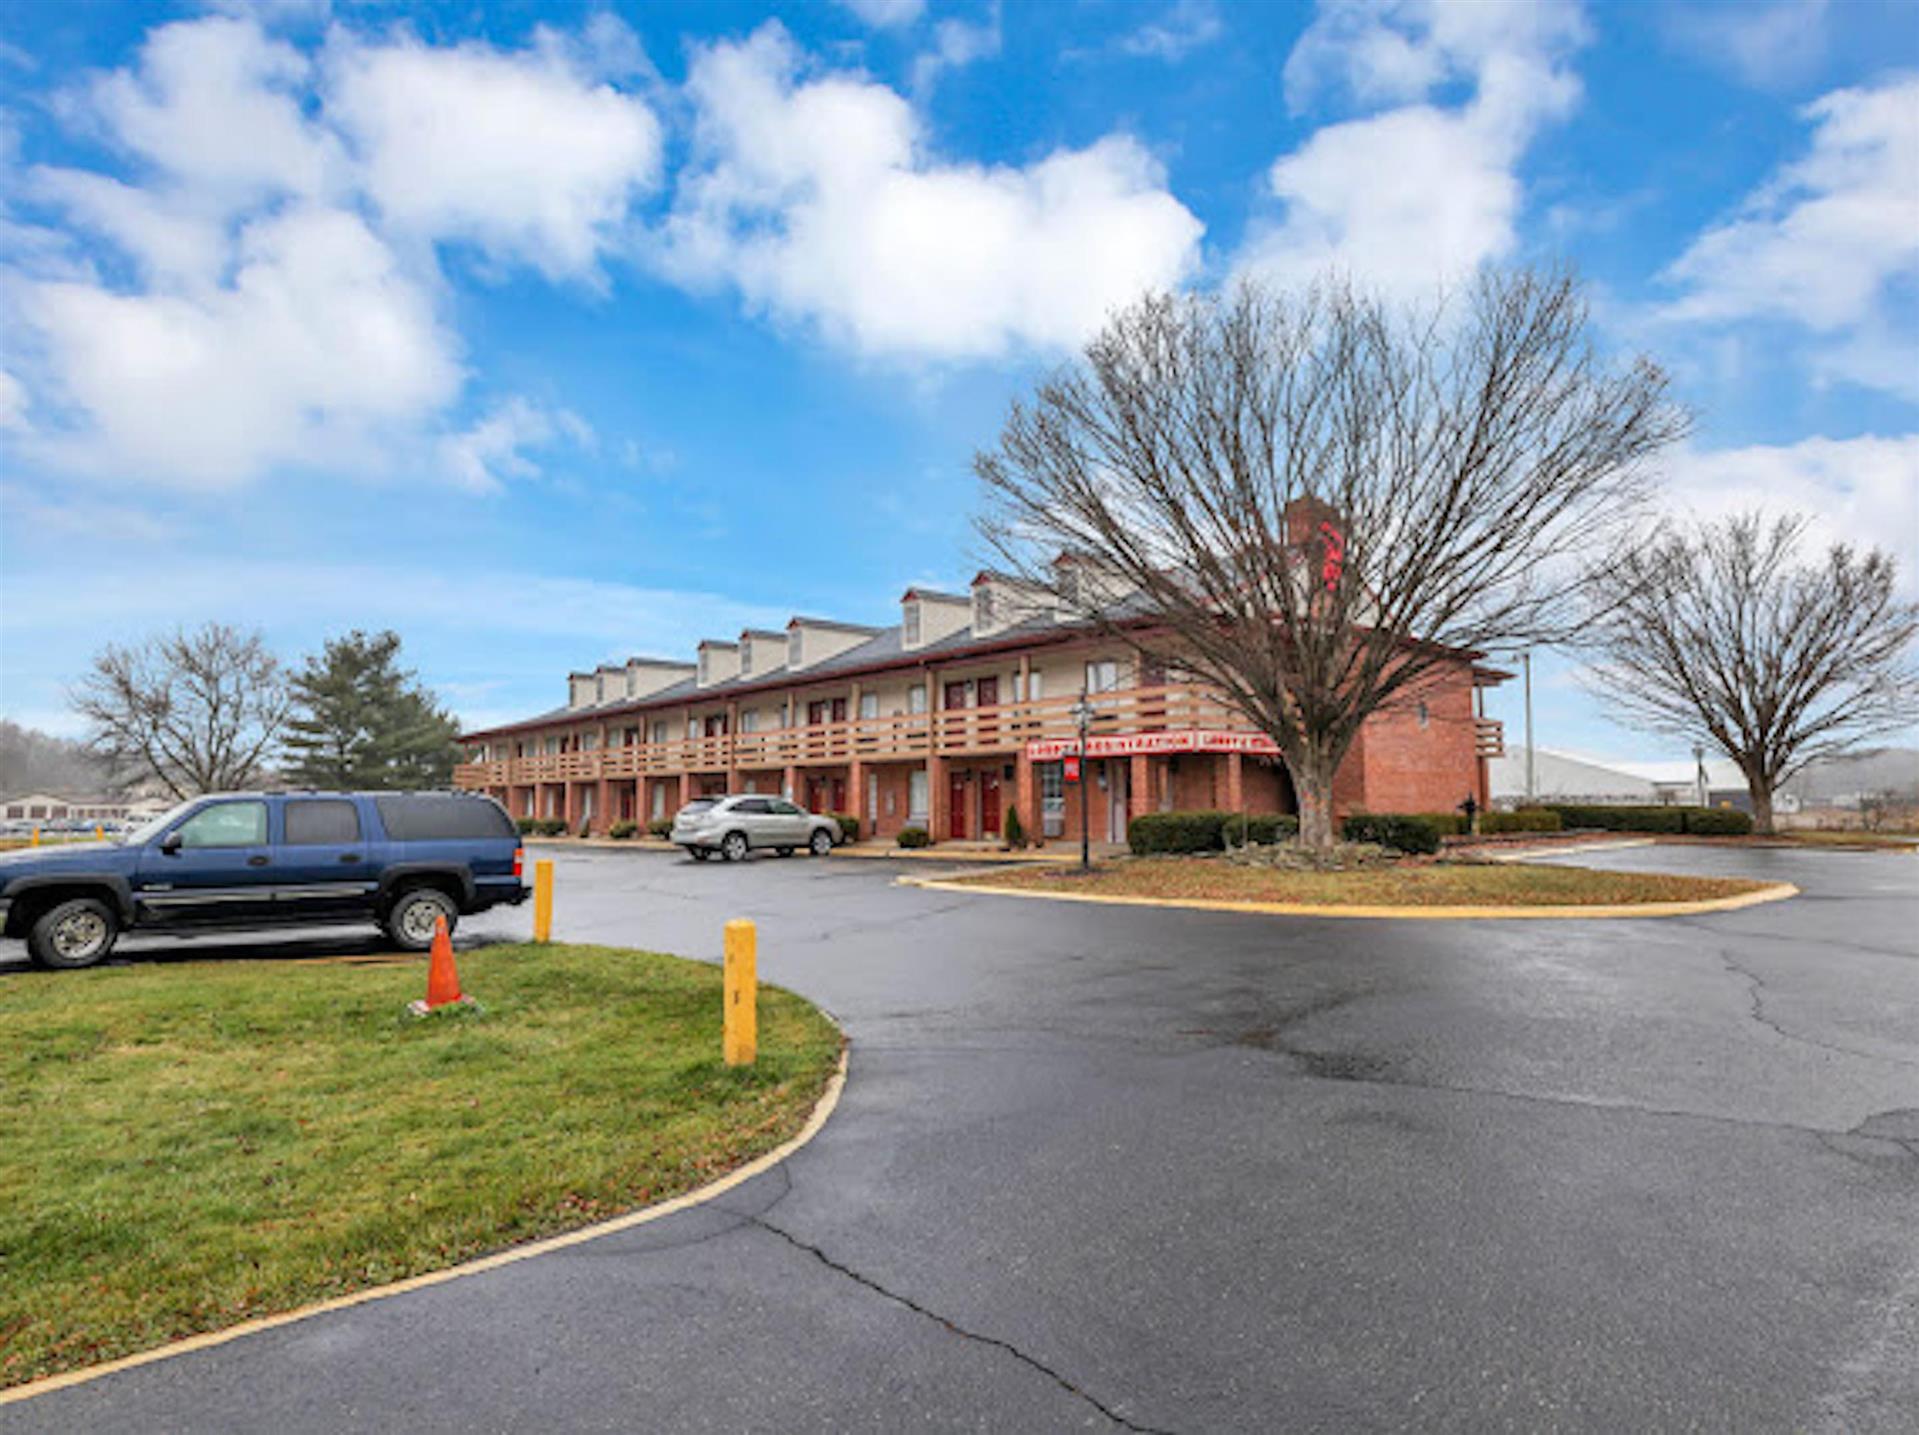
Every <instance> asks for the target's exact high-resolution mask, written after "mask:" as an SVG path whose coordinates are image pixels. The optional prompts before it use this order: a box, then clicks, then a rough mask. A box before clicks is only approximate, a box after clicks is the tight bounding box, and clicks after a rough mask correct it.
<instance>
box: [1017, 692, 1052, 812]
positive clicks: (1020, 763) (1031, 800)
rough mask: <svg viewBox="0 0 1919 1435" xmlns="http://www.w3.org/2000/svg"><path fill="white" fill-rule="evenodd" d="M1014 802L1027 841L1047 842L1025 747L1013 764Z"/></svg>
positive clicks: (1035, 776) (1035, 779) (1035, 774)
mask: <svg viewBox="0 0 1919 1435" xmlns="http://www.w3.org/2000/svg"><path fill="white" fill-rule="evenodd" d="M1020 661H1021V662H1024V661H1025V659H1024V658H1022V659H1021V660H1020ZM1013 802H1014V805H1015V806H1017V807H1018V808H1019V820H1020V826H1022V827H1024V828H1025V829H1026V840H1027V841H1028V842H1030V843H1032V844H1033V845H1034V846H1035V847H1037V846H1039V845H1040V844H1041V843H1042V842H1044V841H1045V840H1046V834H1045V830H1044V829H1045V823H1044V822H1043V821H1042V820H1041V818H1040V811H1039V772H1038V770H1037V769H1036V768H1035V767H1034V765H1033V760H1032V759H1031V758H1029V757H1028V756H1027V755H1026V749H1025V748H1023V747H1022V748H1021V749H1020V751H1019V757H1018V758H1017V759H1016V760H1015V761H1014V764H1013Z"/></svg>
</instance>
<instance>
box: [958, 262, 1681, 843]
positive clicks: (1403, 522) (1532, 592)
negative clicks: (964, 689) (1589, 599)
mask: <svg viewBox="0 0 1919 1435" xmlns="http://www.w3.org/2000/svg"><path fill="white" fill-rule="evenodd" d="M1586 331H1587V321H1586V309H1585V305H1584V302H1583V300H1582V298H1581V295H1580V292H1579V288H1578V286H1577V284H1576V283H1575V282H1574V281H1573V280H1572V279H1571V278H1570V277H1568V276H1565V275H1559V274H1552V275H1541V274H1537V273H1533V272H1530V271H1520V272H1515V273H1506V274H1497V273H1494V274H1487V275H1485V276H1484V277H1482V278H1481V279H1480V280H1479V281H1478V282H1477V283H1476V284H1474V285H1473V286H1472V287H1471V288H1470V289H1468V290H1467V291H1466V292H1465V294H1464V295H1463V296H1461V297H1459V298H1456V299H1455V300H1452V301H1446V300H1442V301H1440V302H1438V303H1436V304H1434V305H1431V306H1428V307H1425V308H1423V309H1420V308H1405V309H1400V308H1394V307H1391V306H1389V305H1387V304H1386V303H1384V302H1382V301H1380V300H1378V299H1376V298H1373V297H1370V296H1367V295H1364V294H1362V293H1360V292H1358V291H1357V290H1355V289H1354V288H1353V287H1352V286H1351V285H1350V284H1348V283H1345V282H1342V281H1337V280H1328V281H1325V282H1322V283H1320V284H1318V285H1315V286H1313V287H1312V288H1311V289H1309V290H1307V291H1306V292H1304V293H1300V294H1297V295H1281V294H1276V293H1273V292H1271V291H1268V290H1265V289H1262V288H1260V287H1258V286H1254V285H1245V286H1241V287H1240V288H1238V289H1237V290H1235V291H1234V292H1232V293H1231V294H1229V295H1227V296H1225V297H1210V296H1191V295H1189V296H1169V295H1154V296H1148V297H1147V298H1145V299H1143V300H1141V301H1140V302H1139V303H1137V304H1135V305H1133V306H1132V307H1131V308H1129V309H1127V310H1125V311H1123V312H1121V313H1120V314H1118V315H1117V316H1116V317H1114V318H1113V319H1112V321H1111V322H1110V323H1109V324H1108V326H1107V327H1106V329H1105V330H1104V332H1102V333H1101V334H1100V335H1099V336H1098V337H1097V338H1096V339H1094V340H1093V341H1092V343H1091V344H1090V345H1089V346H1088V347H1087V349H1086V353H1085V355H1084V359H1083V361H1082V362H1080V363H1077V364H1075V365H1072V366H1069V367H1068V368H1066V369H1064V370H1062V371H1061V372H1059V373H1057V374H1055V375H1054V376H1053V377H1051V378H1050V379H1048V380H1046V381H1045V382H1043V383H1042V384H1041V385H1040V386H1039V388H1038V390H1037V391H1036V393H1035V395H1034V396H1033V398H1032V400H1031V402H1030V403H1022V402H1016V403H1015V404H1014V405H1013V408H1012V411H1011V414H1010V416H1009V417H1008V419H1007V421H1006V426H1005V429H1004V432H1003V434H1002V436H1001V440H1000V445H999V448H998V449H997V451H995V452H991V453H982V454H980V455H979V456H978V457H977V458H976V459H975V464H974V466H975V470H976V471H977V473H978V474H979V476H980V478H981V479H982V481H983V482H984V483H985V485H986V488H987V492H988V508H987V512H986V514H985V515H984V516H983V518H982V519H981V522H980V527H981V531H982V533H983V535H984V537H985V538H986V540H987V542H988V544H989V545H990V546H991V547H992V548H993V550H994V551H995V552H996V553H997V554H998V555H999V557H1000V559H1001V560H1002V561H1003V562H1004V563H1005V564H1006V565H1007V566H1008V567H1010V568H1011V569H1012V570H1013V571H1014V572H1015V573H1016V574H1017V575H1018V576H1019V577H1021V578H1023V579H1024V580H1025V581H1026V582H1028V583H1031V584H1033V585H1034V586H1035V587H1037V588H1038V589H1040V590H1041V591H1043V592H1044V593H1046V594H1049V595H1051V597H1052V598H1053V600H1054V601H1055V602H1058V603H1063V604H1067V605H1071V606H1073V607H1074V608H1075V609H1076V610H1077V611H1079V612H1080V613H1081V614H1082V616H1083V617H1084V618H1085V619H1086V620H1087V621H1089V622H1096V623H1100V624H1102V625H1104V626H1106V627H1107V628H1108V629H1109V630H1110V631H1112V632H1115V633H1118V634H1120V635H1121V636H1123V637H1124V638H1125V639H1126V641H1128V642H1129V643H1131V644H1132V645H1133V646H1134V647H1135V648H1136V649H1138V650H1139V651H1140V652H1141V653H1142V654H1144V655H1145V656H1147V657H1148V658H1151V659H1154V660H1157V661H1160V662H1164V663H1167V664H1169V665H1172V666H1174V667H1175V668H1177V669H1178V670H1180V671H1183V672H1186V673H1190V674H1191V675H1193V676H1194V677H1195V678H1196V679H1198V680H1201V681H1203V682H1205V683H1207V684H1209V685H1211V686H1212V687H1213V688H1215V689H1217V690H1218V692H1219V693H1220V694H1221V696H1222V697H1223V699H1224V700H1225V701H1226V702H1228V703H1229V704H1231V705H1232V706H1233V707H1235V708H1236V709H1237V710H1238V711H1239V712H1241V713H1242V714H1244V715H1245V717H1246V718H1247V719H1248V720H1250V721H1251V722H1252V723H1253V724H1255V725H1256V726H1257V727H1259V728H1260V729H1261V730H1263V731H1264V732H1266V733H1267V734H1269V735H1270V736H1271V737H1272V739H1273V741H1274V742H1275V743H1276V744H1277V745H1278V747H1279V750H1280V753H1281V754H1282V756H1283V757H1284V759H1285V762H1286V765H1287V768H1288V770H1289V771H1290V773H1291V775H1292V779H1293V785H1294V790H1295V791H1296V792H1297V793H1298V795H1299V801H1300V833H1301V837H1302V839H1303V840H1305V841H1307V842H1309V843H1311V844H1313V845H1315V846H1322V847H1323V846H1326V845H1329V844H1330V843H1331V841H1332V838H1333V826H1332V787H1333V775H1334V773H1335V772H1336V771H1337V770H1338V768H1339V765H1340V762H1341V761H1342V759H1343V758H1344V757H1345V756H1346V753H1347V750H1348V749H1349V747H1350V746H1351V744H1352V742H1353V739H1354V737H1355V735H1356V734H1357V733H1358V731H1359V728H1360V725H1361V723H1363V722H1364V721H1365V720H1366V718H1367V717H1368V716H1369V715H1371V714H1372V713H1374V712H1377V711H1379V710H1381V709H1382V708H1385V707H1387V706H1388V705H1389V704H1394V703H1399V702H1406V701H1411V700H1413V699H1415V698H1416V697H1417V696H1418V695H1419V694H1420V693H1421V692H1422V691H1423V690H1427V689H1429V688H1430V686H1431V685H1432V684H1433V683H1434V682H1435V681H1437V680H1439V679H1440V677H1441V676H1442V674H1444V673H1446V672H1454V673H1456V672H1457V670H1458V664H1459V662H1460V661H1461V658H1462V656H1470V655H1472V654H1476V653H1478V652H1482V651H1484V650H1486V649H1489V648H1494V647H1508V646H1513V645H1517V644H1521V643H1536V642H1543V641H1548V640H1550V639H1551V638H1553V637H1555V636H1558V635H1559V634H1560V633H1561V632H1562V631H1563V626H1564V623H1565V620H1566V618H1567V614H1568V610H1569V605H1568V602H1567V599H1568V598H1569V597H1570V596H1572V595H1573V594H1574V593H1575V592H1576V591H1577V590H1578V589H1579V588H1580V586H1581V585H1582V584H1583V582H1584V581H1585V578H1584V573H1585V564H1584V563H1583V562H1581V561H1578V560H1585V559H1590V558H1592V557H1593V556H1594V555H1595V554H1596V553H1597V552H1599V551H1602V550H1604V549H1606V548H1608V547H1609V546H1611V545H1613V544H1615V543H1616V542H1618V541H1619V540H1620V539H1621V537H1622V536H1623V534H1624V532H1625V531H1626V530H1627V528H1628V527H1629V525H1630V524H1631V523H1632V522H1633V521H1634V519H1635V516H1636V515H1637V513H1638V512H1639V509H1640V504H1641V502H1642V499H1643V487H1644V478H1643V471H1642V470H1643V462H1644V460H1646V459H1647V458H1648V457H1649V456H1651V455H1653V454H1655V453H1657V452H1658V451H1659V450H1660V449H1662V448H1663V447H1665V446H1666V445H1667V444H1669V443H1671V442H1672V441H1674V440H1675V439H1676V438H1678V437H1679V436H1681V435H1682V434H1683V433H1684V432H1685V430H1686V427H1687V422H1688V421H1687V418H1686V415H1685V414H1684V413H1683V412H1682V411H1681V410H1679V409H1678V408H1676V407H1675V406H1673V405H1672V404H1671V403H1669V402H1668V401H1667V399H1666V397H1665V392H1666V379H1665V376H1664V374H1663V373H1662V372H1661V371H1660V370H1659V369H1658V368H1657V367H1656V366H1655V365H1653V364H1652V363H1651V362H1649V361H1647V360H1645V359H1643V358H1642V359H1639V360H1636V361H1634V362H1633V363H1631V364H1630V365H1629V366H1627V367H1626V368H1624V369H1623V370H1622V371H1618V372H1614V371H1612V370H1610V369H1608V368H1607V367H1605V366H1604V365H1603V364H1602V363H1601V361H1600V360H1599V359H1598V357H1597V356H1596V355H1595V354H1594V353H1593V351H1592V349H1591V347H1590V345H1589V344H1588V341H1587V337H1586ZM1061 552H1070V553H1074V554H1077V555H1079V556H1080V559H1081V561H1080V562H1079V563H1077V564H1069V565H1060V564H1057V563H1055V562H1054V561H1053V560H1054V558H1055V556H1056V555H1057V554H1059V553H1061ZM1089 570H1090V571H1091V572H1093V573H1094V574H1095V575H1101V576H1100V577H1099V580H1098V581H1095V582H1094V583H1092V584H1091V585H1088V584H1086V583H1084V582H1082V581H1080V579H1079V577H1078V576H1077V575H1078V574H1081V573H1084V572H1087V571H1089ZM1069 573H1072V574H1074V575H1075V576H1073V577H1071V578H1069V577H1068V576H1067V575H1068V574H1069ZM1089 588H1090V591H1089ZM1120 594H1124V595H1125V596H1124V599H1123V601H1121V602H1117V603H1116V602H1115V601H1114V599H1115V598H1116V596H1117V595H1120ZM1121 615H1124V619H1122V616H1121Z"/></svg>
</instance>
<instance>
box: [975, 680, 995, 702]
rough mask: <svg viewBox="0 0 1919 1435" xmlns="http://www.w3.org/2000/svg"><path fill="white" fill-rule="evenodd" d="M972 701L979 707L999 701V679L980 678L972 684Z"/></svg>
mask: <svg viewBox="0 0 1919 1435" xmlns="http://www.w3.org/2000/svg"><path fill="white" fill-rule="evenodd" d="M973 701H974V702H975V703H976V704H977V705H978V706H980V707H983V708H990V707H992V706H993V705H994V704H995V703H997V702H998V701H999V679H998V678H981V679H980V680H979V681H978V682H977V683H975V684H974V685H973Z"/></svg>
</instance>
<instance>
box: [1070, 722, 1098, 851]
mask: <svg viewBox="0 0 1919 1435" xmlns="http://www.w3.org/2000/svg"><path fill="white" fill-rule="evenodd" d="M1073 722H1074V724H1075V725H1076V726H1077V727H1078V728H1079V870H1080V871H1082V872H1089V871H1091V870H1092V867H1093V837H1092V828H1091V826H1090V825H1089V819H1088V817H1087V812H1086V784H1087V773H1086V730H1087V729H1088V728H1090V727H1091V726H1092V725H1093V704H1092V703H1091V701H1089V700H1088V698H1087V696H1086V689H1085V688H1081V689H1080V690H1079V701H1078V702H1076V703H1074V704H1073Z"/></svg>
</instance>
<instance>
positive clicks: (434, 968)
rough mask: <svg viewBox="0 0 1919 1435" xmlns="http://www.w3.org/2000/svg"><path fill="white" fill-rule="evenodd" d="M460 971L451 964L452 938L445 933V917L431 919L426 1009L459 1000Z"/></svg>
mask: <svg viewBox="0 0 1919 1435" xmlns="http://www.w3.org/2000/svg"><path fill="white" fill-rule="evenodd" d="M460 999H461V998H460V973H459V969H458V968H457V967H455V966H454V965H453V939H452V938H451V937H450V936H448V935H447V930H446V918H445V917H435V918H434V919H433V953H432V955H431V956H430V957H428V958H427V968H426V1009H427V1010H428V1011H432V1010H433V1008H435V1007H437V1006H446V1005H447V1004H448V1003H450V1002H456V1001H459V1000H460Z"/></svg>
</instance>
